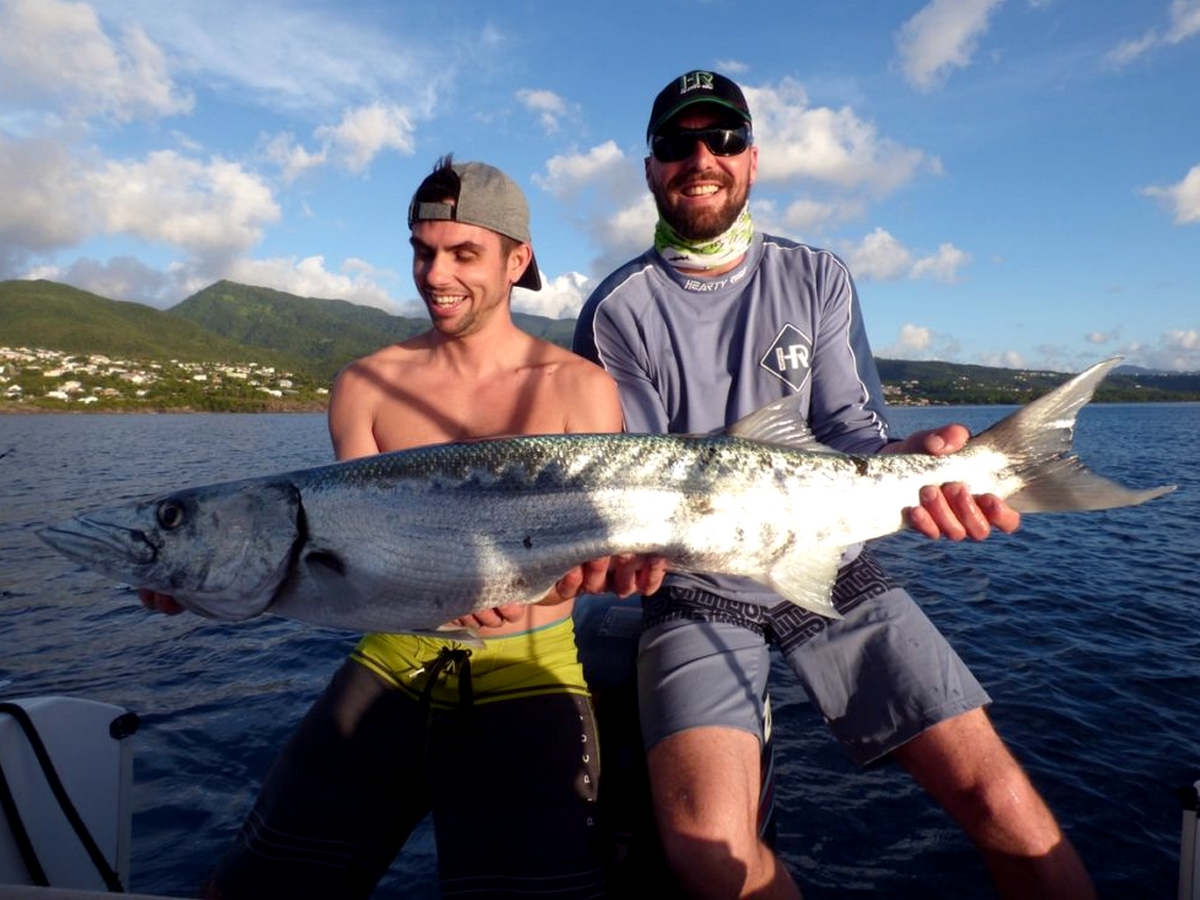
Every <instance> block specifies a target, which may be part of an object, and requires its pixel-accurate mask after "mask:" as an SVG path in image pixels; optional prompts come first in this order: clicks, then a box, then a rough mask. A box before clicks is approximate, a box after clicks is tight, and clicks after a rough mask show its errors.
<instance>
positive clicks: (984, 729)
mask: <svg viewBox="0 0 1200 900" xmlns="http://www.w3.org/2000/svg"><path fill="white" fill-rule="evenodd" d="M894 756H895V757H896V759H897V760H898V761H899V762H900V763H901V764H902V765H903V766H904V768H905V769H907V770H908V772H909V773H910V774H911V775H912V776H913V778H914V779H915V780H916V781H917V783H918V784H920V785H921V787H923V788H924V789H925V790H926V792H927V793H929V795H930V796H931V797H933V798H934V799H935V800H936V801H937V802H938V803H940V804H941V805H942V807H943V808H944V809H945V810H946V812H948V813H949V814H950V816H951V817H952V818H953V819H954V820H955V821H956V822H957V823H958V824H959V825H960V826H961V827H962V829H963V831H965V832H966V834H967V835H968V836H969V837H970V838H971V840H972V841H974V843H975V846H976V847H978V848H979V851H980V853H982V854H983V858H984V860H985V861H986V863H987V866H988V869H989V871H990V872H991V873H992V879H993V881H994V882H995V884H996V890H997V891H998V893H999V894H1000V896H1001V897H1006V898H1012V900H1037V898H1046V900H1075V898H1094V897H1095V896H1096V892H1095V888H1094V887H1093V886H1092V881H1091V878H1089V877H1088V874H1087V871H1086V870H1085V869H1084V867H1083V863H1082V862H1081V861H1080V859H1079V856H1078V854H1077V853H1076V852H1075V848H1074V847H1073V846H1072V845H1071V842H1070V841H1069V840H1068V839H1067V837H1066V836H1065V835H1064V834H1063V833H1062V830H1061V829H1060V828H1059V827H1058V822H1057V821H1056V820H1055V818H1054V814H1053V813H1051V811H1050V809H1049V807H1048V806H1046V804H1045V802H1044V801H1043V800H1042V797H1041V795H1039V794H1038V792H1037V789H1036V788H1034V786H1033V784H1032V783H1031V782H1030V780H1029V778H1028V777H1027V776H1026V774H1025V772H1024V770H1023V769H1022V768H1021V766H1020V765H1019V764H1018V763H1017V761H1016V759H1014V758H1013V755H1012V754H1011V753H1010V752H1009V750H1008V748H1007V747H1005V746H1004V743H1003V742H1002V741H1001V740H1000V736H999V735H998V734H997V733H996V730H995V728H994V727H993V726H992V723H991V721H990V720H989V719H988V716H987V714H986V713H985V712H984V711H983V710H982V709H975V710H972V711H970V712H966V713H963V714H962V715H959V716H955V717H954V718H952V719H947V720H945V721H943V722H939V723H938V724H937V725H934V726H933V727H932V728H930V729H928V730H927V731H924V732H922V733H921V734H919V735H917V736H916V737H915V738H913V739H912V740H911V741H909V742H908V743H906V744H905V745H904V746H902V747H900V748H898V749H897V750H895V751H894Z"/></svg>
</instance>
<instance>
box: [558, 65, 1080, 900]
mask: <svg viewBox="0 0 1200 900" xmlns="http://www.w3.org/2000/svg"><path fill="white" fill-rule="evenodd" d="M646 137H647V140H648V141H649V143H650V155H649V156H648V157H647V158H646V161H645V167H646V181H647V184H648V186H649V188H650V190H651V192H652V193H653V194H654V197H655V201H656V203H657V206H658V210H659V221H658V225H657V229H656V232H655V246H654V247H653V248H652V249H650V250H647V251H646V252H645V253H643V254H642V255H641V256H639V257H637V258H636V259H633V260H631V261H630V262H628V263H626V264H625V265H623V266H622V267H621V268H619V269H618V270H617V271H615V272H614V273H612V274H611V275H610V276H609V277H608V278H607V279H605V280H604V282H603V283H602V284H601V285H600V286H599V287H598V288H597V289H596V291H595V292H594V293H593V294H592V295H591V297H590V298H589V299H588V301H587V303H586V305H585V307H584V310H583V313H582V314H581V316H580V319H579V323H578V326H577V330H576V334H575V350H576V351H577V352H579V353H581V354H582V355H584V356H586V357H588V358H589V359H592V360H594V361H596V362H599V363H600V364H601V365H603V366H604V367H605V368H606V369H607V370H608V371H609V372H610V373H611V374H612V375H613V376H614V377H615V378H616V380H617V383H618V385H619V387H620V393H621V403H622V408H623V411H624V415H625V427H626V429H627V430H628V431H631V432H655V433H662V432H671V433H704V432H709V431H712V430H714V429H718V428H723V427H725V426H727V425H730V424H732V423H733V422H735V421H736V420H737V419H739V418H741V417H742V416H744V415H746V414H748V413H750V412H753V411H754V410H756V409H758V408H759V407H761V406H763V405H764V404H766V403H769V402H771V401H773V400H778V399H779V398H780V397H783V396H786V395H789V394H793V393H799V394H800V396H801V398H802V408H803V410H804V414H805V416H806V418H807V422H808V424H809V426H810V428H811V429H812V431H813V432H814V434H815V435H816V437H817V439H818V440H820V441H822V442H824V443H825V444H828V445H829V446H831V447H833V448H835V449H837V450H841V451H844V452H852V453H876V452H889V451H892V452H897V451H898V452H913V453H931V454H942V453H950V452H953V451H955V450H958V449H960V448H961V447H962V445H963V444H964V443H965V441H966V439H967V437H968V433H967V430H966V429H965V428H963V427H962V426H959V425H950V426H946V427H944V428H940V429H937V430H935V431H930V432H923V433H920V434H916V435H912V436H910V437H909V438H907V439H905V440H903V441H899V440H893V439H891V438H890V437H889V433H888V425H887V420H886V408H885V404H884V402H883V394H882V390H881V386H880V382H879V376H878V373H877V372H876V369H875V363H874V360H873V358H872V355H871V348H870V346H869V345H868V341H867V336H866V331H865V328H864V326H863V322H862V316H861V313H860V309H859V304H858V298H857V295H856V292H855V287H854V283H853V280H852V279H851V276H850V273H849V271H848V270H847V268H846V266H845V265H844V264H843V263H842V262H841V260H839V259H838V258H837V257H836V256H834V255H833V254H831V253H829V252H827V251H824V250H819V249H815V248H813V247H809V246H805V245H803V244H800V243H797V242H795V241H790V240H786V239H782V238H778V237H773V236H771V235H767V234H763V233H761V232H758V231H755V230H754V227H753V223H752V220H751V217H750V208H749V202H748V201H749V192H750V185H751V184H752V183H753V181H754V178H755V174H756V171H757V162H758V148H757V147H755V146H754V145H753V134H752V131H751V115H750V109H749V107H748V105H747V103H746V100H745V97H744V95H743V93H742V91H741V89H740V88H739V87H738V86H737V85H736V84H734V83H733V82H732V81H730V80H729V79H727V78H724V77H723V76H721V75H718V74H716V73H711V72H698V71H697V72H689V73H687V74H685V75H683V76H682V77H680V78H678V79H676V80H674V81H672V82H671V83H670V84H669V85H667V86H666V87H665V88H664V89H663V91H662V92H661V93H660V94H659V95H658V98H657V99H656V101H655V103H654V107H653V110H652V112H651V116H650V122H649V126H648V128H647V132H646ZM630 514H631V515H636V514H637V513H636V511H631V513H630ZM908 518H909V522H910V524H911V525H912V527H914V528H915V529H917V530H918V531H921V532H922V533H924V534H926V535H928V536H929V537H931V538H937V537H940V536H946V537H948V538H951V539H954V540H961V539H963V538H965V537H971V538H972V539H976V540H979V539H982V538H984V537H986V536H987V535H988V533H989V532H990V530H991V528H992V527H996V528H1000V529H1001V530H1003V531H1006V532H1007V531H1012V530H1014V529H1015V528H1016V527H1017V526H1018V524H1019V521H1020V517H1019V515H1018V514H1017V513H1016V512H1015V511H1014V510H1012V509H1010V508H1009V507H1008V506H1006V505H1005V504H1004V503H1003V502H1002V501H1000V500H999V499H998V498H996V497H994V496H990V495H985V496H979V497H973V496H972V495H971V493H970V491H969V489H968V488H967V486H965V485H961V484H953V485H944V486H941V487H934V486H930V487H928V488H925V489H923V490H922V492H921V496H920V497H919V498H914V506H913V507H912V508H910V509H909V510H908ZM834 602H835V604H836V605H837V608H838V609H839V611H840V612H841V613H842V614H843V616H844V618H842V619H840V620H836V621H832V620H826V619H823V618H821V617H819V616H816V615H813V614H812V613H807V612H805V611H804V610H801V609H799V608H798V607H795V606H793V605H792V604H790V603H788V602H786V601H783V600H782V598H780V597H779V596H778V595H775V594H772V593H770V592H769V591H767V590H765V589H764V588H762V587H761V586H760V585H758V584H756V583H754V582H751V581H749V580H746V579H738V578H730V577H720V576H710V575H704V574H691V573H686V574H685V573H671V574H670V575H669V576H668V578H667V581H666V583H665V585H664V587H663V589H662V590H660V591H659V592H658V593H657V594H655V595H653V596H650V597H647V598H645V600H644V605H645V612H644V621H643V634H642V637H641V641H640V646H639V657H638V683H639V703H640V706H641V719H642V729H643V736H644V741H645V745H646V748H647V765H648V768H649V773H650V780H651V785H652V793H653V799H654V806H655V815H656V818H657V820H658V823H659V830H660V832H661V837H662V841H663V846H664V850H665V851H666V854H667V858H668V862H669V864H670V866H671V868H672V870H673V872H674V874H675V876H676V878H678V879H679V880H680V882H681V883H682V884H683V885H684V887H685V888H686V889H687V890H688V891H689V893H690V894H692V895H693V896H697V897H709V896H712V897H733V896H754V897H757V898H766V897H797V896H799V889H798V888H797V887H796V885H795V883H794V882H793V881H792V879H791V877H790V875H789V874H788V873H787V871H786V870H785V869H784V867H783V866H782V865H781V864H780V863H779V861H778V859H777V858H776V857H775V856H774V854H773V853H772V851H771V850H770V849H769V848H768V847H767V846H766V845H765V844H764V843H763V842H762V840H761V839H760V838H759V835H758V832H757V829H756V815H757V802H758V796H759V779H760V757H759V749H760V748H759V741H760V739H761V738H760V736H761V734H762V727H763V720H762V717H763V704H762V699H761V698H762V696H763V687H764V686H765V683H766V679H767V670H768V664H769V657H768V644H769V643H772V642H773V643H774V644H776V645H777V646H778V647H779V649H780V650H781V652H782V653H783V654H784V656H785V657H786V658H787V660H788V662H789V663H790V665H791V667H792V668H793V670H794V671H795V672H796V674H797V675H798V676H799V678H800V680H801V682H802V683H803V685H804V688H805V690H806V691H807V692H808V695H809V697H810V698H811V699H812V701H813V703H814V704H815V705H816V706H817V707H818V708H819V709H820V711H821V713H822V715H823V716H824V718H825V720H826V721H827V722H828V724H829V727H830V728H831V729H832V730H833V732H834V734H835V735H836V737H837V738H838V740H839V741H840V742H841V743H842V746H843V747H845V749H846V751H847V752H848V753H849V754H850V755H851V756H852V757H853V758H854V759H855V760H857V761H858V762H859V763H860V764H867V763H869V762H872V761H875V760H879V759H881V758H883V757H885V756H889V755H890V756H891V757H892V758H895V759H896V760H898V761H899V762H900V763H901V764H902V765H903V766H904V767H905V768H906V769H907V770H908V771H909V772H910V773H911V775H912V776H913V777H914V778H915V779H916V780H917V782H918V783H919V784H921V786H922V787H923V788H924V789H925V790H926V791H927V792H928V793H929V794H930V795H931V796H932V797H933V798H934V799H936V800H937V801H938V802H939V803H940V804H941V805H942V806H943V807H944V808H945V809H946V810H947V812H948V813H949V814H950V815H951V816H952V817H953V818H954V819H955V820H956V821H957V822H958V823H959V824H960V826H961V827H962V828H963V829H964V830H965V832H966V833H967V834H968V835H969V836H970V838H971V840H973V841H974V842H975V844H976V846H977V847H978V848H979V849H980V851H981V853H982V854H983V856H984V859H985V860H986V862H987V865H988V867H989V869H990V871H991V874H992V878H993V880H994V882H995V885H996V887H997V890H998V891H999V893H1000V894H1001V896H1003V897H1011V898H1018V897H1019V898H1022V900H1029V898H1034V897H1047V898H1050V897H1053V898H1055V900H1063V898H1080V897H1084V898H1086V897H1094V889H1093V887H1092V884H1091V881H1090V879H1089V877H1088V875H1087V872H1086V871H1085V869H1084V867H1083V865H1082V863H1081V862H1080V860H1079V857H1078V855H1077V854H1076V852H1075V850H1074V848H1073V847H1072V845H1071V844H1070V842H1069V841H1068V839H1067V838H1066V837H1065V836H1064V834H1063V833H1062V831H1061V830H1060V828H1059V826H1058V823H1057V822H1056V820H1055V818H1054V816H1053V814H1052V813H1051V811H1050V810H1049V808H1048V807H1047V806H1046V804H1045V802H1044V801H1043V800H1042V798H1041V797H1040V796H1039V794H1038V793H1037V791H1036V789H1035V788H1034V787H1033V785H1032V784H1031V783H1030V781H1029V779H1028V777H1027V776H1026V775H1025V773H1024V771H1023V770H1022V768H1021V767H1020V765H1019V764H1018V763H1017V762H1016V760H1015V759H1014V758H1013V756H1012V755H1011V753H1010V752H1009V751H1008V750H1007V749H1006V747H1005V746H1004V744H1003V743H1002V741H1001V740H1000V738H999V736H998V735H997V733H996V731H995V729H994V728H993V726H992V724H991V722H990V720H989V719H988V717H987V714H986V713H985V712H984V709H983V707H984V706H985V705H986V704H987V703H988V702H989V698H988V696H987V694H986V693H985V692H984V690H983V689H982V688H981V687H980V685H979V684H978V682H977V681H976V680H975V678H974V677H973V676H972V675H971V673H970V671H969V670H968V669H967V667H966V666H965V665H964V664H963V662H962V661H961V660H960V659H959V657H958V655H957V654H956V653H955V652H954V650H953V649H952V648H951V647H950V646H949V644H948V643H947V642H946V640H945V639H944V638H943V637H942V635H941V634H940V633H939V632H938V631H937V629H936V628H935V627H934V626H933V624H932V623H931V622H930V621H929V620H928V619H927V618H926V617H925V615H924V614H923V613H922V612H921V610H920V609H919V607H918V606H917V605H916V603H915V602H914V601H913V600H912V598H911V597H910V596H909V595H908V594H907V593H906V592H905V591H904V590H902V589H901V588H899V587H897V586H896V585H894V584H893V583H892V582H891V581H890V580H889V578H888V576H887V574H886V572H884V571H883V570H882V569H881V568H880V566H879V564H878V563H877V562H876V561H875V559H874V558H873V557H872V555H871V554H870V552H869V551H866V550H864V549H863V548H861V547H856V548H851V550H849V551H848V552H847V553H846V554H845V556H844V558H843V560H842V567H841V569H840V571H839V575H838V580H837V583H836V587H835V591H834Z"/></svg>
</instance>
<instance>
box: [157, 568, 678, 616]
mask: <svg viewBox="0 0 1200 900" xmlns="http://www.w3.org/2000/svg"><path fill="white" fill-rule="evenodd" d="M666 574H667V560H666V558H665V557H662V556H656V555H653V554H641V553H624V554H619V555H615V556H602V557H600V558H599V559H593V560H588V561H587V562H585V563H582V564H580V565H578V566H576V567H575V568H574V569H572V570H571V571H570V572H568V573H567V574H566V575H564V576H563V577H562V578H560V579H559V580H558V581H557V582H556V583H555V585H554V587H553V588H551V590H550V593H548V594H547V595H546V597H545V599H543V600H541V601H539V605H543V606H555V605H557V604H559V603H566V602H567V601H569V600H574V599H575V598H576V597H578V596H579V595H580V594H603V593H610V594H616V595H617V596H618V597H622V598H624V597H629V596H631V595H632V594H635V593H638V594H653V593H654V592H655V591H657V590H658V589H659V588H660V587H662V580H663V576H664V575H666ZM164 599H167V600H170V601H171V602H172V603H174V600H173V599H172V598H170V597H164ZM143 602H145V601H143ZM176 605H178V604H176ZM155 608H157V607H155ZM525 608H526V607H525V604H524V603H507V604H505V605H504V606H497V607H494V608H492V609H486V610H483V611H481V612H477V613H472V614H471V615H469V616H462V617H461V618H458V619H455V620H454V621H453V622H451V623H449V624H451V625H454V626H456V627H459V628H496V627H498V626H500V625H503V624H505V623H506V622H515V621H517V620H518V619H520V618H521V616H522V615H524V613H525ZM164 611H167V610H165V609H164Z"/></svg>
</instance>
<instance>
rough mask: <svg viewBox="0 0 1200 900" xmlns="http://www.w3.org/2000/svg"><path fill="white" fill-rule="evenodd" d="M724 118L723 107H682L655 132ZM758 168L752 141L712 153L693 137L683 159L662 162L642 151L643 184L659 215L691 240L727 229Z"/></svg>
mask: <svg viewBox="0 0 1200 900" xmlns="http://www.w3.org/2000/svg"><path fill="white" fill-rule="evenodd" d="M728 124H730V123H729V118H728V114H727V113H726V114H724V115H722V113H721V111H720V109H719V108H716V107H712V106H706V105H700V106H698V107H692V108H689V109H686V110H684V111H683V112H682V113H680V115H679V116H677V117H676V118H674V119H672V120H671V121H670V122H669V123H667V124H666V125H664V126H663V127H662V128H660V129H659V132H658V133H660V134H665V133H669V132H672V131H679V130H681V129H689V130H692V129H703V128H711V127H714V126H720V125H728ZM757 172H758V148H757V147H755V146H753V145H751V146H750V147H748V148H747V149H745V150H743V151H742V152H741V153H738V154H736V155H734V156H717V155H715V154H714V153H713V152H712V151H711V150H709V149H708V146H707V145H706V144H705V142H704V141H701V140H697V141H696V143H695V146H694V147H693V148H692V153H691V155H690V156H688V157H687V158H686V159H682V160H679V161H677V162H662V161H661V160H659V159H656V158H655V157H654V156H653V155H651V156H648V157H646V184H647V185H648V186H649V188H650V193H652V194H653V195H654V202H655V204H656V205H657V206H658V213H659V215H660V216H662V218H663V220H664V221H665V222H667V224H669V225H670V226H671V227H672V228H674V229H675V231H676V232H677V233H678V234H679V235H680V236H681V237H684V238H686V239H688V240H692V241H705V240H711V239H712V238H715V237H717V236H718V235H720V234H722V233H724V232H725V231H727V230H728V229H729V227H730V226H731V225H732V224H733V222H734V220H736V219H737V217H738V214H739V213H740V212H741V211H742V208H743V207H744V206H745V205H746V200H747V199H748V198H749V196H750V185H752V184H753V183H754V179H755V176H756V175H757Z"/></svg>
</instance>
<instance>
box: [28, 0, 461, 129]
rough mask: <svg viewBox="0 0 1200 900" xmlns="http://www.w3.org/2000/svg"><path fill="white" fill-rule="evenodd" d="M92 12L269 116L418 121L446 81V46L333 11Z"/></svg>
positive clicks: (117, 4)
mask: <svg viewBox="0 0 1200 900" xmlns="http://www.w3.org/2000/svg"><path fill="white" fill-rule="evenodd" d="M26 2H33V3H40V2H41V0H26ZM91 6H92V7H94V8H95V9H97V10H98V11H99V13H100V16H101V18H102V19H104V20H105V21H106V22H114V23H121V22H141V23H145V28H146V30H147V31H148V32H149V33H150V34H151V35H152V37H153V38H154V39H155V41H156V42H157V43H158V44H159V45H160V46H162V47H164V48H166V49H167V50H168V51H169V52H170V53H171V55H172V57H173V58H175V59H177V60H179V63H178V67H179V68H181V69H185V70H186V72H187V75H188V77H189V78H190V79H192V80H194V81H195V82H196V83H198V84H204V85H206V86H209V87H212V88H213V89H214V90H215V91H216V92H218V93H220V94H222V95H224V96H236V97H239V98H241V99H243V100H249V101H250V102H252V103H255V104H258V105H260V106H262V107H263V108H264V109H266V110H268V111H270V112H271V113H272V114H278V113H279V112H280V111H296V110H300V111H303V112H304V113H306V114H307V113H310V112H312V111H314V110H318V111H322V112H323V113H324V114H326V115H327V114H328V113H329V112H331V111H335V110H341V109H344V108H347V107H353V106H356V105H359V104H362V103H364V102H368V101H370V100H373V99H374V98H378V97H403V98H404V102H405V104H406V105H407V106H408V107H409V108H410V109H413V110H419V111H420V112H421V114H422V115H424V114H428V113H429V111H431V110H432V109H433V108H434V105H435V101H436V98H437V97H438V96H440V95H441V94H442V93H443V92H444V90H445V89H446V86H447V84H448V83H449V82H451V81H452V79H453V67H452V66H449V65H447V58H448V56H449V55H451V53H452V50H453V48H451V47H448V46H447V45H446V43H445V42H442V43H438V44H436V45H434V44H433V43H428V42H421V41H416V40H414V41H412V42H411V43H410V45H408V46H403V45H400V44H398V43H397V42H396V41H395V40H394V38H393V35H394V34H395V31H392V32H391V33H389V31H388V30H385V29H382V28H378V27H372V26H366V25H361V24H359V22H358V21H356V20H355V17H352V16H347V15H345V14H344V12H343V11H342V10H341V8H340V7H338V6H336V5H334V6H330V7H328V8H324V9H323V8H321V7H319V6H316V5H313V4H297V3H292V2H273V0H263V2H256V3H244V2H240V0H205V2H203V3H163V2H162V0H91ZM400 14H401V15H408V16H412V17H416V16H420V15H422V14H423V13H421V12H420V11H418V10H416V9H415V8H414V9H413V10H411V11H407V12H402V13H400ZM406 31H407V32H408V33H412V32H414V31H416V29H415V28H412V29H406ZM472 37H477V34H473V35H472ZM457 39H458V40H464V38H463V37H462V36H458V37H457Z"/></svg>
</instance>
